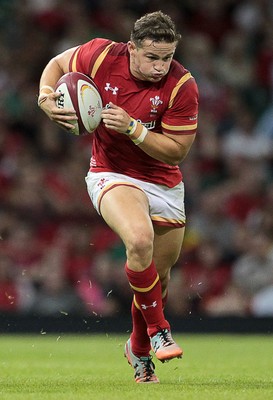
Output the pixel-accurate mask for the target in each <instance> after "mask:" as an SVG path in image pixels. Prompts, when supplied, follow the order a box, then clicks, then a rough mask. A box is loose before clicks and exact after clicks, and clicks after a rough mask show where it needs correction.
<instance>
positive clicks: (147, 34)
mask: <svg viewBox="0 0 273 400" xmlns="http://www.w3.org/2000/svg"><path fill="white" fill-rule="evenodd" d="M145 39H150V40H152V41H154V42H166V43H174V42H178V41H179V40H180V39H181V35H180V34H179V33H178V32H177V31H176V27H175V24H174V22H173V20H172V19H171V17H170V16H169V15H166V14H163V12H162V11H155V12H152V13H149V14H145V15H143V17H141V18H139V19H138V20H137V21H136V22H135V24H134V28H133V30H132V32H131V41H132V42H134V43H135V44H136V45H137V46H138V47H141V44H142V41H143V40H145Z"/></svg>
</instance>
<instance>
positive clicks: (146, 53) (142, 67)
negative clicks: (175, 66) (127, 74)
mask: <svg viewBox="0 0 273 400" xmlns="http://www.w3.org/2000/svg"><path fill="white" fill-rule="evenodd" d="M175 48H176V43H166V42H153V41H152V40H148V39H146V40H144V41H143V43H142V46H141V47H136V45H135V43H133V42H128V50H129V53H130V71H131V73H132V75H133V76H134V77H136V78H138V79H140V80H142V81H150V82H158V81H160V80H161V79H162V78H163V76H165V75H166V74H167V73H168V71H169V68H170V64H171V61H172V59H173V55H174V52H175Z"/></svg>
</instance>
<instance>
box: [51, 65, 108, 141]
mask: <svg viewBox="0 0 273 400" xmlns="http://www.w3.org/2000/svg"><path fill="white" fill-rule="evenodd" d="M55 91H56V92H59V93H61V95H60V97H58V98H57V100H56V105H57V107H59V108H73V109H74V110H75V111H76V115H77V117H78V119H77V120H75V121H72V124H73V125H74V126H75V129H71V130H70V131H69V132H71V133H73V134H74V135H85V134H88V133H92V132H93V131H94V130H95V129H96V128H97V127H98V125H99V123H100V121H101V112H102V99H101V96H100V93H99V90H98V87H97V86H96V84H95V83H94V82H93V80H92V79H91V78H90V77H88V76H87V75H85V74H82V73H80V72H68V73H67V74H65V75H63V76H62V77H61V78H60V79H59V80H58V82H57V84H56V86H55Z"/></svg>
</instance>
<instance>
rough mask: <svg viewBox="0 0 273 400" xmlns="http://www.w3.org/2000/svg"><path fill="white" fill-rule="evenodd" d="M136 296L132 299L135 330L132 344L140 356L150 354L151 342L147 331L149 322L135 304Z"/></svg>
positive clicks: (134, 351)
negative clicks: (147, 322)
mask: <svg viewBox="0 0 273 400" xmlns="http://www.w3.org/2000/svg"><path fill="white" fill-rule="evenodd" d="M134 300H135V298H134V299H133V301H132V307H131V314H132V321H133V331H132V334H131V337H130V339H131V346H132V351H133V353H134V354H135V355H136V356H138V357H141V356H144V357H146V356H148V355H149V352H150V349H151V344H150V338H149V336H148V333H147V324H146V321H145V319H144V318H143V315H142V313H141V311H140V310H139V309H138V308H137V306H136V305H135V301H134Z"/></svg>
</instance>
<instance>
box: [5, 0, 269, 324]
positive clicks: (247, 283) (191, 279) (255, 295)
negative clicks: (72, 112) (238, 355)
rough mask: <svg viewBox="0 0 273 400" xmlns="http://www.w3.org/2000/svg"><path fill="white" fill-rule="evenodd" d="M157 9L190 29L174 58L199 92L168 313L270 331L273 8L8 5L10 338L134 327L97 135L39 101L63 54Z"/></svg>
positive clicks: (133, 0)
mask: <svg viewBox="0 0 273 400" xmlns="http://www.w3.org/2000/svg"><path fill="white" fill-rule="evenodd" d="M157 9H161V10H162V11H164V12H166V13H168V14H170V15H171V16H172V17H173V19H174V20H175V22H176V24H177V26H178V28H179V30H180V32H181V33H182V36H183V40H182V43H181V44H180V45H179V48H178V49H177V53H176V58H177V59H178V60H179V61H180V62H181V63H182V64H183V65H184V66H185V67H186V68H188V69H190V71H191V72H192V74H193V75H194V77H195V78H196V80H197V83H198V85H199V90H200V120H199V133H198V138H197V140H196V142H195V145H194V147H193V148H192V151H191V153H190V155H189V156H188V158H187V159H186V161H185V162H184V163H183V165H181V168H182V171H183V174H184V181H185V185H186V211H187V218H188V223H187V232H186V238H185V242H184V248H183V252H182V254H181V257H180V259H179V261H178V262H177V264H176V265H175V267H174V269H173V274H172V281H171V286H170V291H169V304H168V308H167V313H168V315H169V317H170V318H173V319H174V320H175V321H176V322H177V323H176V325H175V326H176V327H177V328H181V329H182V330H183V329H186V330H187V329H190V328H191V327H192V329H198V327H199V328H201V329H202V328H203V327H204V326H202V325H201V326H200V324H199V325H198V321H202V320H209V321H210V323H209V324H210V326H217V327H218V328H217V329H230V328H231V327H232V326H234V325H233V322H234V321H237V322H238V321H244V322H243V323H244V326H245V329H249V330H257V329H258V330H259V329H265V330H266V331H268V330H269V331H270V330H271V332H272V322H273V97H272V94H273V2H272V0H222V1H219V0H206V1H203V0H195V1H193V0H177V1H173V0H169V1H167V2H166V1H158V0H149V1H146V0H126V1H125V0H105V1H99V0H69V1H65V0H20V1H19V0H0V54H1V57H0V121H1V129H0V315H1V316H0V330H1V331H2V332H5V331H12V330H13V329H14V330H20V329H21V330H24V329H25V330H26V331H27V330H28V328H29V329H31V324H32V323H33V321H36V325H35V329H38V327H39V326H40V327H41V329H42V325H41V324H40V325H39V322H38V323H37V321H41V320H42V319H43V318H44V319H46V320H47V321H48V324H49V325H48V326H51V327H52V329H54V326H56V325H55V322H54V321H56V319H57V320H58V321H59V320H61V321H62V323H63V321H65V322H64V323H65V324H66V325H65V326H66V328H64V327H63V328H62V329H68V330H69V329H72V330H73V329H74V330H75V329H78V330H81V329H84V326H85V323H86V321H88V320H89V319H92V320H94V321H95V322H100V321H103V320H107V318H110V319H111V321H112V325H111V326H114V327H116V329H123V328H124V329H125V328H126V327H127V322H126V323H125V325H123V323H122V321H123V320H125V321H126V319H127V318H128V317H129V309H130V303H131V291H130V289H129V288H128V285H127V281H126V277H125V275H124V273H123V265H124V261H125V255H124V249H123V245H122V243H121V242H120V241H119V239H118V238H117V237H116V235H115V234H113V233H112V232H111V231H110V230H109V229H108V228H107V226H106V225H105V224H104V223H103V221H102V220H101V219H100V218H99V217H98V216H97V215H96V212H95V211H94V210H93V207H92V205H91V202H90V200H89V197H88V195H87V192H86V188H85V182H84V177H85V174H86V172H87V169H88V166H89V157H90V146H91V139H90V137H82V138H74V137H72V136H70V135H68V134H67V133H65V132H63V131H61V130H59V128H58V127H56V126H55V125H53V124H52V123H51V122H50V121H49V120H48V119H47V118H46V117H45V115H44V114H43V113H42V112H41V111H40V110H39V109H38V107H37V103H36V100H37V92H38V82H39V77H40V74H41V72H42V70H43V68H44V66H45V64H46V63H47V62H48V60H49V59H50V58H51V57H52V56H54V55H55V54H57V53H58V52H61V51H62V50H65V49H66V48H68V47H71V46H74V45H77V44H80V43H83V42H85V41H87V40H89V39H91V38H94V37H108V38H112V39H114V40H117V41H127V40H128V38H129V34H130V29H131V26H132V24H133V22H134V20H135V19H136V18H138V17H140V16H141V15H142V14H143V13H146V12H150V11H155V10H157ZM75 320H78V321H79V320H80V321H81V323H80V324H78V325H77V324H74V322H73V321H75ZM14 321H15V322H14ZM18 321H19V322H18ZM50 321H51V322H50ZM52 321H53V323H52ZM67 321H70V322H67ZM184 321H185V322H184ZM192 321H197V322H195V323H193V322H192ZM211 321H214V322H213V324H211ZM215 321H219V323H220V325H219V324H218V325H214V324H215V323H217V322H215ZM227 321H228V322H227ZM232 321H233V322H232ZM245 321H248V324H247V325H246V324H245ZM250 321H251V322H250ZM253 321H254V322H253ZM261 321H263V323H262V322H261ZM264 321H267V322H266V324H265V323H264ZM50 324H51V325H50ZM97 326H98V324H97ZM270 326H271V328H270ZM75 327H77V328H75ZM259 327H260V328H259ZM215 329H216V328H215ZM239 329H240V328H239Z"/></svg>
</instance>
